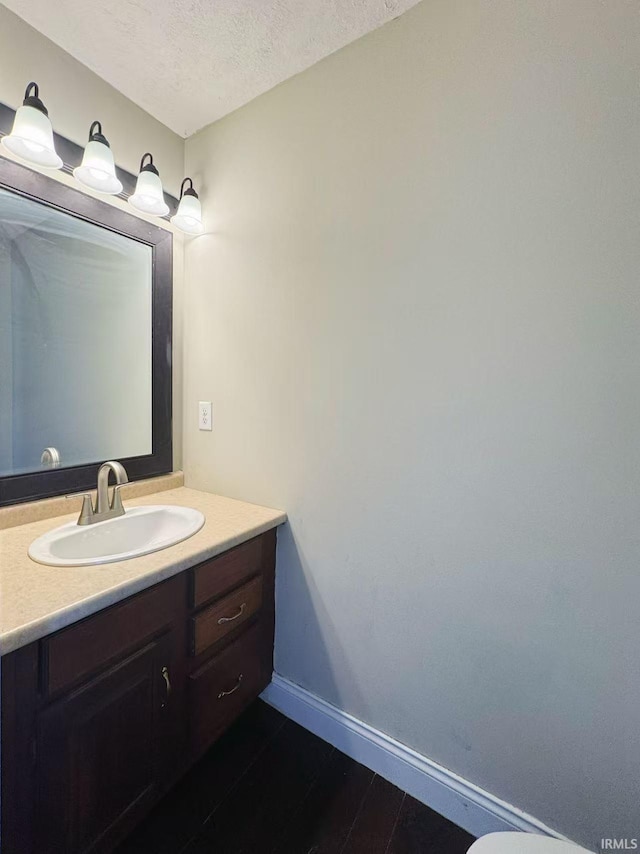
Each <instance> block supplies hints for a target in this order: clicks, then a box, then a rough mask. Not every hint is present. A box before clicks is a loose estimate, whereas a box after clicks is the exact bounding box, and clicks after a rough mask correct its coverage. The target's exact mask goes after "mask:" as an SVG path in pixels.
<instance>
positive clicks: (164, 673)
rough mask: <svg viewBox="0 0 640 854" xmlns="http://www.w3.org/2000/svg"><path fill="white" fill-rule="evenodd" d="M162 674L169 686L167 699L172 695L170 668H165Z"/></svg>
mask: <svg viewBox="0 0 640 854" xmlns="http://www.w3.org/2000/svg"><path fill="white" fill-rule="evenodd" d="M160 672H161V673H162V678H163V679H164V681H165V682H166V684H167V697H168V696H169V694H170V693H171V680H170V679H169V668H168V667H163V668H162V670H161V671H160Z"/></svg>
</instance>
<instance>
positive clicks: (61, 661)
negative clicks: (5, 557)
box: [41, 576, 185, 696]
mask: <svg viewBox="0 0 640 854" xmlns="http://www.w3.org/2000/svg"><path fill="white" fill-rule="evenodd" d="M184 595H185V592H184V580H183V578H182V577H180V576H177V577H176V578H172V579H170V580H169V581H166V582H164V583H162V584H158V585H157V586H155V587H151V588H149V589H148V590H145V591H144V592H143V593H139V594H138V595H137V596H134V597H132V598H130V599H126V600H125V601H124V602H122V603H121V604H119V605H114V606H113V607H111V608H107V609H106V610H105V611H101V612H99V613H98V614H94V615H93V616H91V617H87V619H86V620H83V621H82V622H81V623H76V624H75V625H73V626H70V627H69V628H68V629H63V630H62V631H60V632H57V633H56V634H55V635H51V636H50V637H49V638H47V639H46V640H44V641H43V642H42V647H41V649H42V671H41V672H42V690H43V693H44V695H45V696H49V695H51V694H55V693H57V692H58V691H61V690H62V689H64V688H69V687H71V686H73V685H74V684H76V683H78V682H81V681H82V680H83V679H84V678H86V677H87V676H88V675H89V674H91V673H95V672H98V671H99V670H100V669H102V668H103V667H106V666H107V665H108V664H110V663H112V662H113V661H116V660H117V659H118V658H120V657H124V656H125V655H126V654H127V653H128V652H129V651H131V650H132V649H134V648H135V647H137V646H141V645H142V644H143V643H144V642H145V641H147V640H148V639H149V638H151V637H153V636H154V635H157V634H158V633H160V632H161V631H163V630H164V629H165V628H166V627H167V626H169V625H170V624H171V623H172V621H174V620H175V618H176V607H177V606H179V603H180V602H184V598H183V597H184Z"/></svg>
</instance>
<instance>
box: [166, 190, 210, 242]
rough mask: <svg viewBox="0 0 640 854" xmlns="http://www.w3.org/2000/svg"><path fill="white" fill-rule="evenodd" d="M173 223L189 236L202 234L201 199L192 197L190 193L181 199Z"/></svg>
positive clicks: (172, 219) (172, 218)
mask: <svg viewBox="0 0 640 854" xmlns="http://www.w3.org/2000/svg"><path fill="white" fill-rule="evenodd" d="M171 222H172V223H173V225H175V226H176V228H179V229H180V231H186V233H187V234H202V231H203V228H202V206H201V205H200V199H199V198H198V197H197V196H196V195H195V193H194V194H193V195H191V194H190V193H189V192H188V191H187V193H185V195H183V196H182V198H181V199H180V204H179V205H178V210H177V211H176V213H175V215H174V216H172V217H171Z"/></svg>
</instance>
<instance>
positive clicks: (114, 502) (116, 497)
mask: <svg viewBox="0 0 640 854" xmlns="http://www.w3.org/2000/svg"><path fill="white" fill-rule="evenodd" d="M126 485H127V484H126V483H119V484H117V485H116V486H114V487H113V498H112V499H111V504H110V505H109V508H110V509H111V510H117V511H118V512H122V513H124V507H123V506H122V495H121V494H120V490H121V489H122V487H123V486H126Z"/></svg>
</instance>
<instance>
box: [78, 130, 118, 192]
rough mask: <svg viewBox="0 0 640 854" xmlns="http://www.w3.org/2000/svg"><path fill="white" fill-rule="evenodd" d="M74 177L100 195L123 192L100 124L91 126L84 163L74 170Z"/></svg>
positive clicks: (83, 158)
mask: <svg viewBox="0 0 640 854" xmlns="http://www.w3.org/2000/svg"><path fill="white" fill-rule="evenodd" d="M73 175H74V178H75V179H76V181H77V182H78V183H79V184H82V185H83V186H84V187H89V188H90V189H92V190H96V191H97V192H98V193H106V194H108V195H110V196H117V195H118V193H121V192H122V183H121V182H120V181H119V180H118V178H117V176H116V167H115V163H114V162H113V153H112V151H111V147H110V146H109V142H108V141H107V139H106V137H105V136H103V133H102V125H101V124H100V122H94V123H93V124H92V125H91V127H90V129H89V142H88V143H87V147H86V148H85V150H84V155H83V157H82V163H81V164H80V166H77V167H76V168H75V169H74V170H73Z"/></svg>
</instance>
